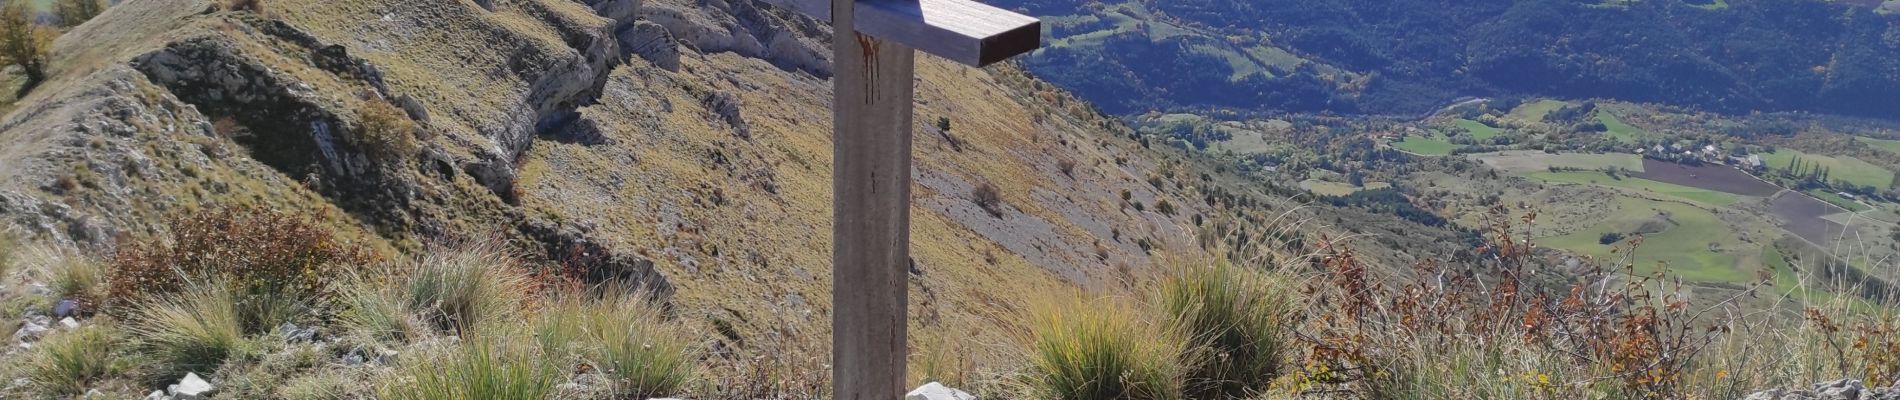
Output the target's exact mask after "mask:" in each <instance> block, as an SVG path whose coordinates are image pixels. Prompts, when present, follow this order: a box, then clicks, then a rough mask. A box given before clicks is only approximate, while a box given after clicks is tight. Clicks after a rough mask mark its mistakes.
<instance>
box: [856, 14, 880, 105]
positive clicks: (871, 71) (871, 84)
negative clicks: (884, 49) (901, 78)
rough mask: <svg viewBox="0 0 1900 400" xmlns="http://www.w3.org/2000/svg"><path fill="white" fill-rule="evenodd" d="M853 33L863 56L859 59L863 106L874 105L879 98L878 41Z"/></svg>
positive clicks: (862, 34) (868, 36)
mask: <svg viewBox="0 0 1900 400" xmlns="http://www.w3.org/2000/svg"><path fill="white" fill-rule="evenodd" d="M853 33H854V34H855V36H857V37H858V48H859V49H861V50H862V51H863V55H864V57H863V58H860V59H859V60H861V61H863V62H864V79H863V80H860V81H859V82H860V83H861V84H863V85H864V94H865V96H864V104H873V103H876V102H877V100H876V99H877V98H879V94H878V90H877V89H878V85H877V72H878V71H877V50H878V40H877V38H874V37H871V36H870V35H866V34H864V33H863V32H853Z"/></svg>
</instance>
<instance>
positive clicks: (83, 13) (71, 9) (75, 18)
mask: <svg viewBox="0 0 1900 400" xmlns="http://www.w3.org/2000/svg"><path fill="white" fill-rule="evenodd" d="M105 11H106V3H105V0H59V5H58V7H57V8H55V9H54V14H57V15H58V16H59V25H60V26H63V27H67V28H71V27H75V26H79V24H83V23H86V21H89V20H92V17H96V16H99V13H103V12H105Z"/></svg>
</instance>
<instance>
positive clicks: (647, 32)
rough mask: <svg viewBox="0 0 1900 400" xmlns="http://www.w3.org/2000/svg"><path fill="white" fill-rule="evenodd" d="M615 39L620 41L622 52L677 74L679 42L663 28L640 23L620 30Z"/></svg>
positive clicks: (651, 23) (678, 68)
mask: <svg viewBox="0 0 1900 400" xmlns="http://www.w3.org/2000/svg"><path fill="white" fill-rule="evenodd" d="M616 37H618V38H619V40H620V48H621V49H622V50H625V51H626V52H628V53H630V54H634V55H638V56H640V58H643V59H646V60H647V61H648V62H652V63H653V65H655V66H658V67H660V69H664V70H667V71H673V72H679V70H680V45H679V40H678V39H675V38H673V33H672V32H669V31H667V30H666V27H665V26H662V25H660V24H656V23H653V22H650V21H640V22H638V23H634V24H633V25H631V26H628V27H626V28H622V29H621V30H620V32H619V33H617V34H616Z"/></svg>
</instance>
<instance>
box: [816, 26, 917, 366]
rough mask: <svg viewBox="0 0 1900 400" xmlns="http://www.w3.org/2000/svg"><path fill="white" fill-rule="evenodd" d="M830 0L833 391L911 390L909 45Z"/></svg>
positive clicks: (910, 66) (910, 75)
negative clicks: (866, 27)
mask: <svg viewBox="0 0 1900 400" xmlns="http://www.w3.org/2000/svg"><path fill="white" fill-rule="evenodd" d="M855 3H856V1H855V0H832V1H831V15H832V16H833V18H832V25H831V26H832V32H833V35H835V36H834V37H833V39H832V54H833V56H832V63H833V71H834V72H835V75H833V78H832V84H833V87H834V90H835V93H834V97H833V100H832V101H833V104H832V123H833V124H835V125H834V127H833V130H834V136H833V137H832V141H833V144H832V157H833V158H834V159H833V160H832V162H833V167H832V168H833V169H832V191H833V196H835V198H834V199H833V201H832V207H833V208H832V213H833V214H832V224H833V225H832V234H831V239H832V278H831V284H832V286H831V287H832V293H831V306H832V316H831V331H832V336H831V351H832V396H833V398H835V399H840V400H872V399H875V400H892V399H897V398H900V397H902V396H903V395H904V391H905V382H904V380H905V371H904V366H905V365H904V361H905V355H906V351H907V348H906V346H907V340H906V336H905V329H906V328H907V326H906V325H905V324H906V322H907V321H908V319H907V318H906V317H905V314H906V311H907V309H906V306H907V304H908V298H909V296H908V295H909V291H910V284H909V282H908V274H909V270H910V269H909V262H910V163H911V154H910V151H911V118H912V117H911V107H912V106H911V100H912V96H913V87H912V86H913V85H912V83H911V77H912V73H913V69H914V63H915V61H916V60H915V58H914V57H915V56H914V55H913V54H912V52H911V48H910V47H908V46H905V45H902V44H899V43H897V42H892V41H886V40H882V39H878V38H874V37H871V36H868V35H864V34H862V33H859V32H858V31H857V29H856V24H855V22H856V21H854V20H853V19H854V18H852V16H854V15H856V14H855V10H854V7H855V6H856V4H855Z"/></svg>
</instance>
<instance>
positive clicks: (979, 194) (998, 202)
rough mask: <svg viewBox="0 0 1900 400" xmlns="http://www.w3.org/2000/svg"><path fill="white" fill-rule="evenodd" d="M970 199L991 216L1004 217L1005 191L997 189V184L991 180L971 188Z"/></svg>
mask: <svg viewBox="0 0 1900 400" xmlns="http://www.w3.org/2000/svg"><path fill="white" fill-rule="evenodd" d="M970 200H971V201H974V202H976V206H977V207H979V208H982V209H983V212H987V213H989V214H990V216H991V217H996V218H1002V217H1003V193H1002V192H1001V191H998V190H996V185H992V184H990V183H989V182H983V183H978V184H976V188H974V189H971V190H970Z"/></svg>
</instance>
